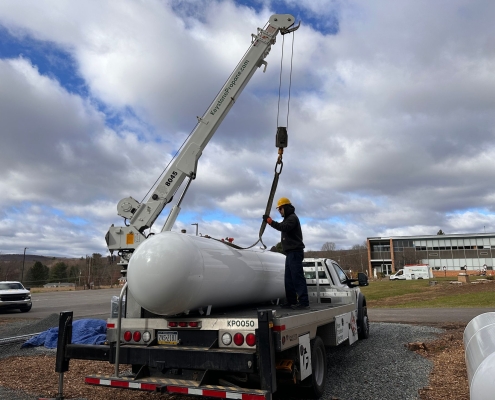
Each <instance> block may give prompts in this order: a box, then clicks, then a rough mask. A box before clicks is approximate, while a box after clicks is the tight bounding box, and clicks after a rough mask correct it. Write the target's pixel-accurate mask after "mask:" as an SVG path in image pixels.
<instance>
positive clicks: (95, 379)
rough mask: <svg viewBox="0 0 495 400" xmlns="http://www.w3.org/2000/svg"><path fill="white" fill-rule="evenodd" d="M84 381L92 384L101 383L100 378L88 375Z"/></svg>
mask: <svg viewBox="0 0 495 400" xmlns="http://www.w3.org/2000/svg"><path fill="white" fill-rule="evenodd" d="M84 382H86V383H89V384H91V385H99V384H100V380H99V379H98V378H89V377H86V378H84Z"/></svg>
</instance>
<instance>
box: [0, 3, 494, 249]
mask: <svg viewBox="0 0 495 400" xmlns="http://www.w3.org/2000/svg"><path fill="white" fill-rule="evenodd" d="M272 14H292V15H293V16H294V17H295V19H296V20H297V21H298V22H299V21H300V22H301V26H300V28H299V29H298V30H297V31H296V32H295V33H294V34H293V35H286V36H284V37H283V38H282V37H281V36H279V37H278V38H277V42H276V43H275V44H274V45H273V46H272V49H271V52H270V54H269V55H268V56H267V58H266V61H267V63H268V66H267V69H266V72H265V73H263V71H262V69H259V70H257V71H256V73H255V74H254V76H253V77H252V79H251V80H250V82H249V83H248V85H247V86H246V88H245V89H244V91H243V93H242V94H241V96H240V97H239V99H238V100H237V101H236V103H235V105H234V106H233V108H232V109H231V111H230V112H229V114H228V115H227V117H226V118H225V120H224V121H223V123H222V124H221V125H220V127H219V128H218V130H217V132H216V133H215V135H214V136H213V138H212V139H211V141H210V143H209V144H208V146H207V147H206V148H205V150H204V151H203V154H202V156H201V158H200V159H199V163H198V170H197V178H196V179H195V180H194V181H193V183H192V184H191V187H190V189H189V191H188V192H187V194H186V196H185V197H184V200H183V202H182V204H181V208H182V211H181V213H180V215H179V217H178V219H177V222H176V224H175V225H174V227H173V230H175V231H179V230H181V229H186V230H187V233H188V234H195V230H196V226H194V225H191V224H195V223H197V224H198V230H199V233H201V234H203V235H206V234H207V235H210V236H213V237H217V238H223V237H233V238H234V243H236V244H238V245H240V246H249V245H251V244H253V243H254V242H256V240H257V237H258V231H259V228H260V224H261V217H262V215H263V214H264V210H265V207H266V204H267V200H268V195H269V191H270V187H271V184H272V179H273V171H274V167H275V162H276V159H277V148H276V147H275V145H274V143H275V133H276V130H277V126H285V125H287V121H288V134H289V145H288V147H287V148H286V149H285V152H284V158H283V160H284V167H283V170H282V173H281V175H280V181H279V185H278V189H277V193H276V195H275V198H276V199H277V198H279V197H288V198H289V199H290V200H291V202H292V204H293V205H294V206H295V208H296V214H297V215H298V216H299V218H300V220H301V223H302V230H303V235H304V242H305V245H306V249H307V250H320V249H321V247H322V245H323V244H324V243H326V242H334V243H335V244H336V246H337V248H340V249H346V248H350V247H351V246H353V245H355V244H363V242H364V241H365V240H366V238H367V237H375V236H407V235H435V234H436V233H437V232H438V230H440V229H442V230H443V231H444V232H445V233H447V234H450V233H483V232H487V233H488V232H495V208H494V204H495V187H494V183H495V140H494V139H495V111H494V108H495V24H493V16H494V15H495V2H493V1H491V0H435V1H431V0H399V1H393V2H391V1H388V0H387V1H386V0H375V1H373V2H370V1H367V0H333V1H332V0H321V1H314V0H277V1H271V0H252V1H248V0H242V1H234V0H204V1H196V0H176V1H172V0H161V1H159V0H140V1H137V0H118V1H117V0H97V1H96V0H84V1H83V0H75V1H65V2H61V1H56V0H4V1H2V2H0V121H1V125H0V138H1V143H0V171H1V173H0V193H1V196H0V253H3V254H10V253H22V252H23V251H24V248H27V252H28V253H30V254H38V255H45V256H65V257H81V256H85V255H87V254H92V253H101V254H103V255H107V254H109V253H108V250H107V249H106V245H105V240H104V237H105V234H106V232H107V230H108V228H109V227H110V225H112V224H115V225H116V226H123V224H124V222H125V221H124V220H123V219H122V218H121V217H119V216H118V215H117V209H116V206H117V203H118V202H119V200H120V199H122V198H125V197H128V196H131V197H133V198H134V199H136V200H138V201H140V202H141V201H143V200H144V201H146V200H147V197H146V195H147V193H148V191H149V190H150V188H152V187H153V185H154V184H155V182H156V180H157V179H158V178H159V177H160V174H161V173H162V172H163V171H164V169H165V168H166V166H167V164H168V163H169V162H170V160H171V158H172V157H173V156H174V154H175V153H176V151H177V149H179V148H180V146H181V144H182V143H183V142H184V140H186V138H187V137H188V135H189V134H190V132H191V131H192V130H193V129H194V127H195V125H196V122H197V120H196V117H197V116H201V115H203V114H204V112H205V111H206V110H207V108H208V106H209V105H210V103H211V102H212V101H213V99H214V98H215V96H216V94H217V93H218V91H219V90H220V89H221V87H222V85H223V84H224V82H225V81H226V79H227V78H228V77H229V75H230V74H231V72H232V71H233V70H234V68H235V67H236V65H237V63H238V62H239V61H240V60H241V58H242V57H243V55H244V53H245V51H246V50H247V49H248V48H249V46H250V43H251V34H252V33H256V32H257V28H258V27H259V28H263V27H264V26H265V24H266V23H267V22H268V20H269V18H270V16H271V15H272ZM292 48H293V54H292ZM282 54H283V58H282ZM291 58H292V73H290V71H291ZM281 66H282V73H281ZM280 82H282V85H280ZM289 82H290V91H289ZM279 93H280V97H279ZM289 93H290V101H289ZM277 115H278V121H277ZM174 203H175V201H173V202H172V203H171V204H169V205H168V206H167V207H166V208H165V209H164V211H163V212H162V214H161V215H160V217H159V218H158V219H157V221H156V222H155V224H154V225H153V227H152V228H151V231H152V232H159V231H160V230H161V227H162V225H163V223H164V221H165V219H166V216H167V215H168V212H169V211H170V206H171V205H173V204H174ZM271 215H272V217H273V218H274V219H276V220H279V221H280V220H281V218H280V216H279V215H278V213H277V212H276V210H274V211H273V212H272V214H271ZM263 240H264V243H265V244H266V245H268V246H272V245H275V244H276V243H277V242H278V241H279V240H280V233H279V232H277V231H275V230H274V229H271V228H270V227H267V229H266V231H265V234H264V236H263Z"/></svg>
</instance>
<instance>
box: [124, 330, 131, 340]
mask: <svg viewBox="0 0 495 400" xmlns="http://www.w3.org/2000/svg"><path fill="white" fill-rule="evenodd" d="M131 339H132V333H131V331H125V332H124V340H125V341H126V342H130V341H131Z"/></svg>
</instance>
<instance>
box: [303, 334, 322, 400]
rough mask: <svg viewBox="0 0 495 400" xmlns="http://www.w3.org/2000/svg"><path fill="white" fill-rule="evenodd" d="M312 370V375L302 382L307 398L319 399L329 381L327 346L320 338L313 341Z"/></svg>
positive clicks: (317, 337)
mask: <svg viewBox="0 0 495 400" xmlns="http://www.w3.org/2000/svg"><path fill="white" fill-rule="evenodd" d="M311 369H312V374H311V376H308V377H307V378H306V379H305V380H304V381H303V382H301V388H302V389H304V395H305V397H308V398H310V399H319V398H320V397H321V396H323V393H324V392H325V383H326V380H327V372H328V369H327V353H326V352H325V345H324V344H323V340H321V338H320V337H319V336H316V337H315V338H314V339H313V340H312V341H311Z"/></svg>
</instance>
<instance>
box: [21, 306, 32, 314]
mask: <svg viewBox="0 0 495 400" xmlns="http://www.w3.org/2000/svg"><path fill="white" fill-rule="evenodd" d="M31 307H32V305H30V306H26V307H22V308H20V310H21V312H28V311H29V310H31Z"/></svg>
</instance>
